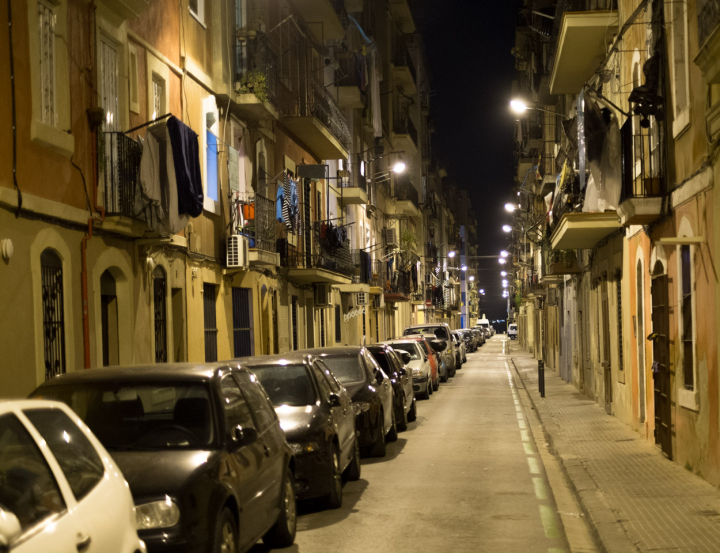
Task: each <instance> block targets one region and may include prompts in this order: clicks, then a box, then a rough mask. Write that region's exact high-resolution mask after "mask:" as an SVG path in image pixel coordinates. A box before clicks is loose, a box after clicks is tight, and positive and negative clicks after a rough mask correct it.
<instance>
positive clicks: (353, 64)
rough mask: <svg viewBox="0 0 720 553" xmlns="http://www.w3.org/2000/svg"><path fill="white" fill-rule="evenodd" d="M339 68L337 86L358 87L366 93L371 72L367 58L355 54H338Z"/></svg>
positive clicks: (336, 73)
mask: <svg viewBox="0 0 720 553" xmlns="http://www.w3.org/2000/svg"><path fill="white" fill-rule="evenodd" d="M335 59H336V60H337V62H338V68H337V69H336V70H335V85H336V86H356V87H358V88H359V89H360V90H361V91H362V92H365V90H366V88H367V85H368V82H367V75H368V74H369V71H368V70H367V68H366V63H365V56H363V55H361V54H359V53H355V52H336V53H335Z"/></svg>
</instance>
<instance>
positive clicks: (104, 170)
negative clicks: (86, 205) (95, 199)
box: [98, 132, 142, 217]
mask: <svg viewBox="0 0 720 553" xmlns="http://www.w3.org/2000/svg"><path fill="white" fill-rule="evenodd" d="M98 138H99V142H100V144H99V149H98V151H99V158H100V159H99V162H100V168H101V169H100V171H101V174H100V178H101V179H102V182H103V187H104V190H105V213H106V214H107V215H122V216H125V217H134V216H135V186H136V184H137V179H138V170H139V169H140V158H141V157H142V146H141V145H140V144H139V143H138V142H136V141H135V140H133V139H132V138H130V137H129V136H127V135H125V134H123V133H121V132H104V133H102V134H100V135H99V137H98Z"/></svg>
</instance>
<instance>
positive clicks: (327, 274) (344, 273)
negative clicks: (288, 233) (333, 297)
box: [277, 222, 356, 284]
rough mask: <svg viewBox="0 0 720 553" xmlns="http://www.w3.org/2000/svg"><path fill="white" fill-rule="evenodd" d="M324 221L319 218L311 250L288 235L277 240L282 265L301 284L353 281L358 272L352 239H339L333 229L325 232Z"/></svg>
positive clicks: (315, 224)
mask: <svg viewBox="0 0 720 553" xmlns="http://www.w3.org/2000/svg"><path fill="white" fill-rule="evenodd" d="M323 224H324V223H322V222H315V223H314V224H313V228H312V230H311V231H310V232H312V237H311V241H312V247H311V251H310V252H303V251H300V250H298V248H297V247H296V246H293V245H292V244H290V243H289V242H288V241H287V240H285V239H280V240H278V241H277V249H278V253H279V254H280V266H281V267H284V268H286V269H287V278H288V279H289V280H291V281H293V282H297V283H299V284H313V283H316V282H327V283H330V284H351V283H352V281H353V278H354V276H355V274H356V267H355V263H354V262H353V256H352V254H351V251H350V241H349V240H343V241H342V243H338V242H337V241H336V240H335V237H334V236H331V235H330V233H325V234H324V233H323V232H322V229H323Z"/></svg>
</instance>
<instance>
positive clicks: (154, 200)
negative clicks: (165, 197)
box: [134, 132, 164, 230]
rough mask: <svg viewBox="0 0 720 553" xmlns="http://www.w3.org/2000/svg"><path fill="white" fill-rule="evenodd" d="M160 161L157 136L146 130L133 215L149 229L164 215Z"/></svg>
mask: <svg viewBox="0 0 720 553" xmlns="http://www.w3.org/2000/svg"><path fill="white" fill-rule="evenodd" d="M160 163H161V159H160V144H159V143H158V140H157V138H155V136H154V135H153V134H152V133H150V132H148V133H147V136H146V137H145V141H144V142H143V151H142V157H141V158H140V173H139V177H140V178H138V180H137V184H136V186H135V206H134V211H135V215H137V216H138V217H140V218H142V219H145V221H147V224H148V227H150V230H155V229H156V228H157V225H158V223H159V222H160V221H162V219H163V216H164V213H163V208H162V205H161V202H162V189H161V183H160Z"/></svg>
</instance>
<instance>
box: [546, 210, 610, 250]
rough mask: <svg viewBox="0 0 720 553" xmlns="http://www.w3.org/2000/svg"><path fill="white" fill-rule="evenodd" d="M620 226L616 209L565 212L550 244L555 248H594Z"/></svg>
mask: <svg viewBox="0 0 720 553" xmlns="http://www.w3.org/2000/svg"><path fill="white" fill-rule="evenodd" d="M619 228H620V220H619V219H618V214H617V212H615V211H609V212H605V213H582V212H574V213H565V214H564V215H563V216H562V218H561V219H560V222H559V223H558V224H557V226H556V227H555V230H554V231H553V233H552V235H551V237H550V245H551V246H552V248H553V249H554V250H582V249H592V248H594V247H595V245H596V244H597V243H598V242H600V240H602V239H603V238H606V237H607V236H609V235H610V234H612V233H613V232H615V231H616V230H617V229H619Z"/></svg>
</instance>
